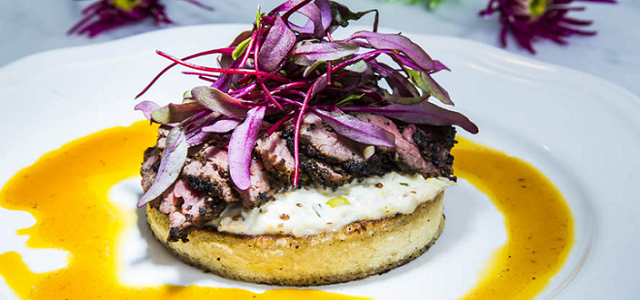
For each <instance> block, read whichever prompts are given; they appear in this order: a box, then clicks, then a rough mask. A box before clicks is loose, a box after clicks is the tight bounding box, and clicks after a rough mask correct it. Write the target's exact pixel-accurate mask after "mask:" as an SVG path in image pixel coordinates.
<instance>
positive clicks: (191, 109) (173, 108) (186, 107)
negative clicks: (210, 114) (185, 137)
mask: <svg viewBox="0 0 640 300" xmlns="http://www.w3.org/2000/svg"><path fill="white" fill-rule="evenodd" d="M204 109H205V108H204V107H203V106H202V105H201V104H200V103H196V102H189V103H182V104H174V103H169V104H168V105H165V106H163V107H160V108H158V109H156V110H154V111H153V112H152V113H151V119H152V120H153V121H154V122H156V123H160V124H173V123H180V122H182V121H184V120H186V119H187V118H189V117H191V116H193V115H194V114H196V113H198V112H201V111H203V110H204Z"/></svg>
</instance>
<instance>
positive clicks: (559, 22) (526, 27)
mask: <svg viewBox="0 0 640 300" xmlns="http://www.w3.org/2000/svg"><path fill="white" fill-rule="evenodd" d="M574 1H575V2H578V1H582V2H599V3H616V1H615V0H489V3H488V5H487V8H486V9H484V10H482V11H480V12H479V15H480V16H481V17H487V18H488V17H491V16H492V15H493V14H499V16H498V18H499V20H500V25H501V26H502V30H501V31H500V43H501V44H502V47H506V46H507V34H509V33H511V34H512V35H513V37H514V39H515V40H516V42H517V43H518V44H519V45H520V46H522V47H523V48H525V49H526V50H527V51H529V52H531V53H532V54H535V53H536V51H535V50H534V49H533V45H532V43H533V42H535V41H536V40H540V39H548V40H551V41H553V42H555V43H557V44H560V45H565V44H567V41H566V39H567V38H568V37H570V36H572V35H583V36H590V35H595V34H596V32H595V31H589V30H582V29H580V27H582V26H588V25H591V23H592V21H585V20H579V19H575V18H571V17H569V16H567V14H568V13H569V12H572V11H582V10H584V9H585V8H584V7H572V6H570V5H571V3H572V2H574Z"/></svg>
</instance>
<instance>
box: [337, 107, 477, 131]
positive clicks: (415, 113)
mask: <svg viewBox="0 0 640 300" xmlns="http://www.w3.org/2000/svg"><path fill="white" fill-rule="evenodd" d="M341 109H342V110H343V111H353V112H368V113H374V114H381V115H385V116H387V117H390V118H393V119H396V120H400V121H404V122H407V123H416V124H429V125H435V126H444V125H458V126H460V127H462V128H463V129H464V130H466V131H468V132H470V133H473V134H475V133H478V127H477V126H476V125H475V124H474V123H473V122H471V121H470V120H469V119H468V118H467V117H465V116H464V115H462V114H460V113H457V112H454V111H450V110H446V109H444V108H441V107H439V106H437V105H435V104H433V103H430V102H428V101H422V102H420V103H417V104H413V105H404V104H397V103H394V104H390V105H387V106H381V107H374V106H354V107H341Z"/></svg>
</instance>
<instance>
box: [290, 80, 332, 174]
mask: <svg viewBox="0 0 640 300" xmlns="http://www.w3.org/2000/svg"><path fill="white" fill-rule="evenodd" d="M325 75H326V74H325ZM326 87H327V77H326V76H320V77H318V79H316V81H314V82H313V84H312V85H311V88H309V90H308V91H307V93H306V94H305V97H304V100H303V101H302V106H300V109H299V111H298V118H297V119H296V126H295V129H294V138H293V159H294V171H293V186H297V185H298V176H299V175H300V127H302V119H303V118H304V113H305V111H306V109H307V106H308V105H309V100H311V98H313V96H315V95H316V94H317V93H319V92H320V91H322V90H323V89H324V88H326Z"/></svg>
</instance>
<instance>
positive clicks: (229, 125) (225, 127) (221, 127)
mask: <svg viewBox="0 0 640 300" xmlns="http://www.w3.org/2000/svg"><path fill="white" fill-rule="evenodd" d="M239 124H240V120H236V119H222V120H217V121H216V122H215V123H213V124H211V125H209V126H205V127H202V131H204V132H217V133H225V132H229V131H231V130H233V129H235V128H236V127H238V125H239Z"/></svg>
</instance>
